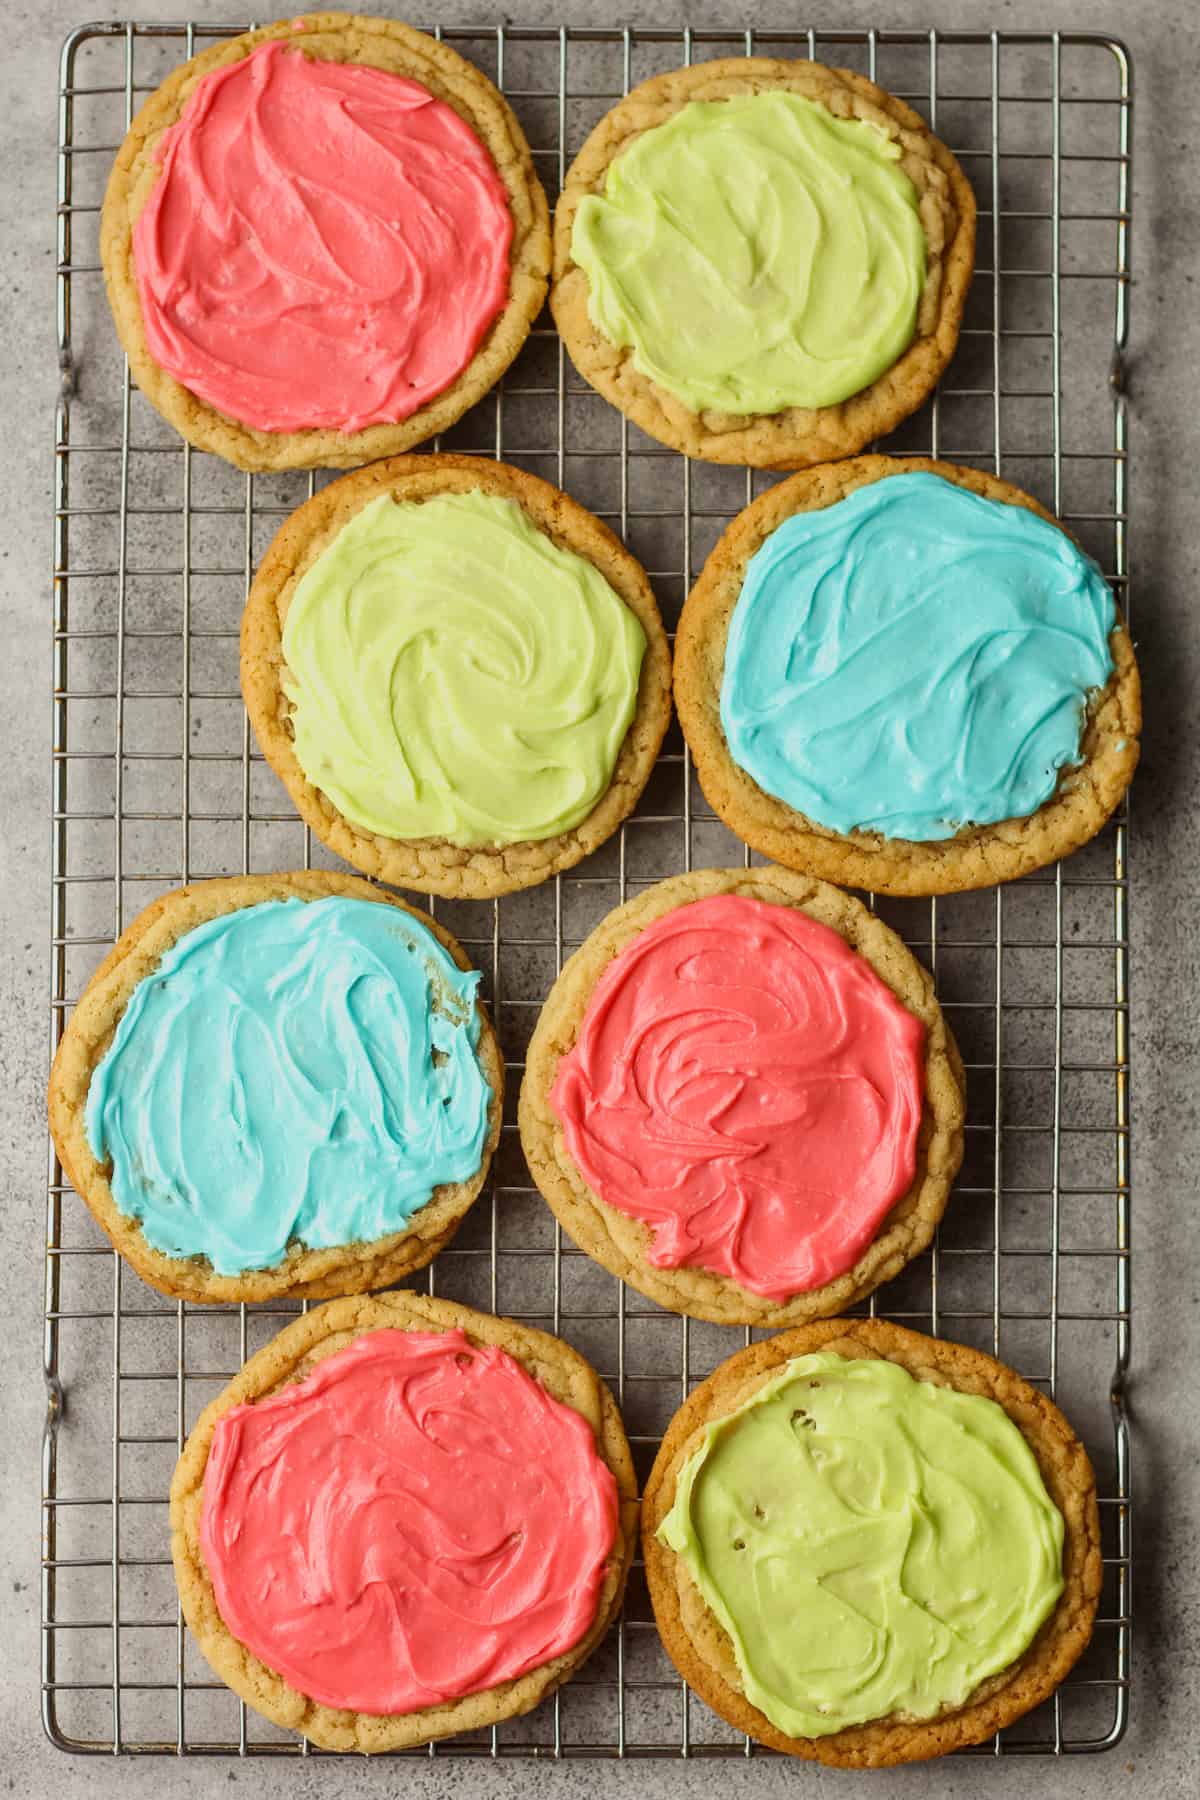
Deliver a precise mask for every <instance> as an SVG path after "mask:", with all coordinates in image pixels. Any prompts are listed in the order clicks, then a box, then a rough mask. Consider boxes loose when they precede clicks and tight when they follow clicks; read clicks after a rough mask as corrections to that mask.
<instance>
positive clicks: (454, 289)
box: [133, 41, 513, 432]
mask: <svg viewBox="0 0 1200 1800" xmlns="http://www.w3.org/2000/svg"><path fill="white" fill-rule="evenodd" d="M158 154H159V157H160V159H161V162H162V174H161V175H160V177H159V179H158V180H157V181H156V182H155V184H154V186H153V188H152V189H151V191H150V196H149V199H148V200H147V202H146V204H145V206H144V207H143V209H142V212H141V214H140V216H139V217H138V221H137V224H136V225H135V227H134V233H133V248H134V263H135V267H136V273H137V283H138V293H139V295H140V297H141V307H142V319H143V324H144V327H145V333H146V342H147V345H148V346H149V350H150V354H151V355H152V356H153V358H154V360H155V361H156V362H157V363H158V364H159V365H160V366H161V367H162V368H164V369H165V370H166V371H167V372H168V374H170V375H173V376H174V377H175V379H176V381H179V382H181V383H182V384H183V386H184V387H186V388H190V389H191V390H192V392H193V393H195V394H198V395H199V396H200V398H201V399H202V400H206V401H207V402H208V404H209V405H210V406H213V407H215V408H216V409H217V411H218V412H222V413H225V414H226V415H227V416H228V417H229V418H233V419H238V420H240V421H241V422H242V423H243V424H245V425H250V426H253V427H254V428H256V429H257V430H259V431H303V430H306V429H309V428H314V427H322V428H324V429H327V430H334V431H346V432H350V431H360V430H361V429H362V428H363V427H364V426H367V425H376V424H383V423H390V422H393V421H395V420H398V419H406V418H408V416H409V414H410V413H414V412H416V410H417V408H418V407H420V406H424V405H425V403H426V402H427V401H429V400H432V399H433V398H434V396H435V395H437V394H440V393H441V392H442V391H443V389H445V388H446V387H448V386H449V385H450V383H451V382H452V381H454V379H455V378H456V376H458V375H460V374H461V373H462V371H463V369H464V368H465V367H466V366H467V364H468V363H469V362H470V360H471V358H472V356H473V355H474V354H475V351H476V350H477V349H478V347H479V344H480V341H481V340H482V338H483V335H484V333H485V332H486V331H487V329H488V326H489V325H490V324H491V323H492V320H493V319H494V318H495V317H496V315H497V314H498V313H499V312H500V310H501V309H502V307H503V306H504V304H505V302H506V300H507V298H508V286H509V262H508V256H509V249H510V247H511V244H512V235H513V227H512V216H511V214H510V212H509V206H508V195H507V193H506V190H505V187H504V183H503V182H502V181H501V179H500V176H499V175H498V173H497V171H496V167H495V165H494V163H493V162H492V160H491V158H490V156H489V155H488V153H487V151H486V150H485V148H484V146H483V145H482V144H481V143H480V141H479V139H478V138H477V137H476V136H475V134H474V132H473V131H472V130H471V129H470V127H469V126H468V125H467V124H465V123H464V121H463V120H462V119H460V118H459V116H458V114H457V113H456V112H455V111H454V110H453V108H451V107H449V106H447V105H446V104H445V102H444V101H441V100H437V99H435V98H434V96H433V95H432V94H431V93H430V92H429V91H428V89H427V88H424V87H422V86H421V85H420V83H419V82H416V81H408V80H406V79H404V78H402V77H401V76H398V75H389V74H387V73H386V72H385V71H384V70H382V69H373V68H367V67H365V66H363V65H361V64H358V63H335V62H326V61H324V60H321V59H319V58H312V57H308V56H305V55H304V54H303V53H302V52H301V51H300V50H299V49H298V48H285V46H284V44H283V43H282V42H280V41H272V42H270V43H266V44H263V45H261V46H260V47H259V49H257V50H254V51H252V52H251V54H250V55H249V56H247V57H244V58H243V59H242V60H241V61H240V62H235V63H229V64H227V65H226V67H224V68H221V69H216V70H214V71H213V73H212V74H210V75H206V76H204V78H203V79H202V80H201V81H199V82H198V83H197V84H196V88H195V91H194V93H193V94H192V96H191V98H190V100H189V101H188V103H187V106H186V107H185V109H184V112H183V114H182V116H181V118H180V119H179V121H178V123H177V124H175V125H173V126H172V127H171V129H170V130H169V131H168V132H167V133H166V134H165V135H164V137H163V140H162V143H161V145H160V146H159V151H158Z"/></svg>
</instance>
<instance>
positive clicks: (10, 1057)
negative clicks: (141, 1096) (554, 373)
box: [0, 0, 1200, 1800]
mask: <svg viewBox="0 0 1200 1800" xmlns="http://www.w3.org/2000/svg"><path fill="white" fill-rule="evenodd" d="M93 10H94V12H95V13H96V14H99V15H100V16H114V17H115V16H118V12H117V10H116V9H111V8H96V9H93ZM145 10H146V11H147V12H149V11H153V12H154V14H155V16H159V17H184V16H186V15H187V13H188V12H189V11H190V12H191V13H192V15H193V16H197V15H198V16H201V17H210V18H217V17H220V16H221V14H222V13H223V12H224V13H225V14H228V12H229V11H231V10H235V9H231V8H225V7H223V6H221V5H218V4H217V0H193V4H192V5H191V6H190V7H188V6H186V5H185V4H183V0H155V4H154V6H153V7H147V8H146V9H145ZM423 10H426V11H427V10H428V9H423ZM86 11H87V8H86V6H85V5H84V4H83V3H82V0H16V3H14V0H0V23H2V24H3V26H4V28H5V29H4V33H3V44H4V52H3V57H2V58H0V82H2V83H3V110H2V112H0V118H2V119H3V121H4V123H3V126H2V127H0V131H2V132H3V139H4V144H5V149H6V155H5V158H4V169H5V175H6V179H5V181H4V183H3V187H2V189H0V214H2V217H3V225H4V237H3V241H4V244H5V252H6V253H5V258H4V262H3V265H2V273H0V279H2V280H3V284H4V291H5V295H6V299H7V306H6V308H5V334H4V345H3V355H2V357H0V383H2V387H0V396H2V400H3V408H2V412H0V421H2V423H0V445H2V449H0V457H2V458H3V462H4V466H5V480H4V482H3V486H2V489H0V509H2V511H0V621H2V622H0V670H2V672H3V673H2V676H0V680H2V681H3V689H2V696H3V697H2V700H0V733H2V734H3V740H4V741H3V748H2V751H0V1005H2V1007H3V1015H2V1019H0V1154H2V1155H3V1157H4V1160H5V1164H6V1174H7V1184H6V1187H7V1191H6V1196H5V1197H6V1201H7V1247H8V1255H7V1262H6V1269H7V1272H8V1275H9V1293H10V1298H9V1302H8V1311H7V1318H8V1324H7V1328H6V1329H5V1331H4V1332H3V1333H2V1334H0V1358H2V1361H0V1372H2V1377H3V1382H4V1400H3V1418H4V1425H5V1434H4V1435H5V1446H4V1455H3V1463H2V1467H3V1481H2V1494H0V1558H2V1568H0V1783H2V1784H3V1787H4V1789H5V1790H6V1791H9V1792H15V1793H20V1794H24V1795H32V1796H40V1795H43V1794H50V1793H64V1794H68V1795H74V1794H76V1793H80V1794H81V1793H83V1792H85V1791H88V1792H91V1793H94V1794H96V1795H101V1794H104V1795H107V1794H116V1793H123V1794H134V1793H148V1792H151V1791H153V1792H154V1793H155V1794H158V1795H163V1796H176V1795H179V1796H182V1795H185V1794H186V1795H195V1794H198V1793H202V1792H209V1791H225V1790H226V1786H227V1784H234V1785H235V1786H236V1785H239V1784H240V1785H242V1786H243V1787H245V1788H247V1789H249V1788H250V1786H251V1785H252V1784H253V1786H254V1788H255V1790H256V1791H257V1792H259V1793H261V1794H263V1795H264V1796H266V1795H274V1794H276V1793H280V1794H282V1793H284V1792H287V1793H290V1794H293V1795H296V1796H301V1795H305V1796H307V1795H314V1796H317V1795H319V1796H329V1797H330V1800H349V1797H350V1796H352V1795H360V1794H361V1795H367V1794H382V1793H386V1792H393V1791H395V1790H396V1789H397V1788H399V1787H400V1786H401V1785H403V1786H404V1787H405V1788H406V1789H408V1790H409V1791H411V1792H413V1793H414V1794H415V1795H416V1796H418V1800H440V1797H441V1796H442V1795H444V1794H449V1793H451V1792H454V1793H455V1794H457V1795H461V1796H463V1797H464V1800H475V1797H476V1796H482V1795H484V1794H488V1795H490V1794H497V1795H500V1794H506V1793H510V1792H512V1793H517V1792H520V1793H523V1794H527V1795H530V1796H535V1797H536V1800H543V1797H545V1800H549V1797H550V1796H553V1795H555V1794H563V1793H566V1792H568V1791H569V1792H570V1793H572V1794H577V1795H580V1796H582V1795H585V1794H586V1795H592V1794H599V1793H602V1792H603V1793H607V1792H610V1791H613V1790H623V1791H625V1792H629V1793H633V1792H635V1791H636V1792H638V1793H640V1794H645V1795H647V1796H649V1800H684V1797H685V1796H691V1795H694V1794H698V1793H701V1792H707V1791H711V1790H712V1789H713V1788H715V1787H716V1786H717V1785H718V1784H719V1785H720V1789H721V1791H722V1792H723V1793H735V1794H744V1795H747V1796H749V1795H754V1796H762V1797H763V1800H766V1796H768V1795H775V1794H781V1793H783V1792H784V1790H785V1789H788V1790H791V1789H796V1790H800V1791H805V1792H813V1793H816V1792H829V1793H834V1792H836V1793H837V1794H839V1795H846V1796H847V1797H849V1796H852V1795H855V1796H856V1795H859V1794H863V1795H868V1794H872V1793H887V1794H889V1795H891V1794H896V1795H913V1796H916V1795H921V1796H928V1797H929V1800H950V1797H951V1796H958V1795H962V1794H965V1793H967V1792H976V1791H980V1790H982V1789H984V1788H986V1789H988V1790H990V1791H993V1792H995V1793H997V1794H1004V1795H1006V1796H1007V1795H1016V1794H1018V1793H1021V1794H1024V1793H1027V1792H1032V1793H1035V1794H1039V1795H1046V1796H1055V1797H1057V1796H1059V1795H1063V1796H1074V1795H1090V1794H1093V1793H1098V1792H1099V1791H1101V1789H1102V1787H1104V1786H1109V1785H1113V1784H1119V1785H1120V1786H1121V1787H1122V1789H1123V1791H1124V1792H1126V1793H1128V1794H1129V1795H1130V1796H1131V1797H1132V1800H1150V1797H1151V1796H1153V1797H1154V1800H1159V1797H1163V1800H1165V1797H1167V1796H1173V1795H1180V1796H1182V1795H1189V1796H1190V1795H1194V1794H1196V1793H1197V1792H1200V1728H1198V1725H1197V1720H1198V1717H1200V1594H1198V1589H1200V1583H1198V1573H1200V1532H1198V1526H1200V1508H1198V1504H1197V1495H1198V1484H1197V1476H1196V1470H1197V1464H1198V1461H1200V1404H1198V1399H1197V1393H1198V1384H1197V1377H1196V1368H1197V1360H1198V1358H1200V1329H1198V1325H1200V1258H1198V1255H1197V1250H1196V1235H1195V1234H1196V1201H1195V1195H1196V1191H1197V1184H1198V1181H1200V1130H1198V1118H1197V1102H1196V1093H1197V1073H1196V1049H1197V1037H1198V1035H1200V1029H1198V1025H1197V1018H1198V1013H1200V959H1198V956H1197V942H1198V938H1200V934H1198V932H1197V927H1196V922H1195V919H1196V905H1195V900H1194V894H1195V891H1196V888H1197V885H1198V883H1200V843H1198V832H1197V823H1196V820H1197V809H1196V804H1195V798H1194V794H1195V776H1194V769H1195V756H1196V740H1197V708H1196V702H1195V696H1196V694H1197V693H1198V692H1200V619H1198V617H1197V612H1198V589H1200V494H1198V490H1197V483H1196V476H1195V457H1196V448H1197V428H1196V418H1197V413H1198V411H1200V306H1198V305H1197V285H1196V283H1197V273H1198V270H1200V254H1198V245H1200V217H1198V209H1200V167H1198V163H1197V155H1198V151H1200V141H1198V138H1197V126H1196V120H1195V74H1196V69H1197V67H1198V66H1200V11H1198V9H1197V8H1196V7H1195V5H1194V3H1193V0H1173V3H1172V4H1163V5H1153V4H1144V5H1141V6H1137V7H1130V6H1128V5H1126V4H1114V3H1112V0H1094V3H1093V4H1087V3H1082V4H1081V3H1078V0H990V3H983V0H970V3H966V0H964V3H962V4H958V5H950V4H947V3H946V0H941V3H935V0H925V3H921V0H911V3H909V4H897V3H896V0H880V3H879V4H876V5H873V6H872V5H866V4H863V3H862V0H843V4H841V5H839V6H838V7H828V8H826V7H822V8H820V9H814V10H813V14H812V22H814V23H817V24H821V25H832V24H833V23H835V22H845V23H846V24H849V25H854V26H858V25H864V24H871V23H874V24H877V25H880V26H892V25H905V26H919V27H925V26H928V25H930V24H937V25H939V26H985V27H991V26H992V25H999V26H1001V27H1004V28H1008V29H1013V28H1020V27H1022V26H1029V27H1033V28H1037V29H1044V28H1046V27H1048V26H1053V25H1059V26H1061V27H1063V28H1070V27H1074V28H1080V27H1085V28H1097V29H1106V30H1112V31H1115V32H1117V33H1118V34H1121V35H1123V36H1125V38H1126V39H1127V41H1128V42H1129V43H1130V45H1131V48H1132V50H1133V54H1134V59H1135V68H1136V73H1137V108H1136V138H1135V206H1136V211H1135V219H1136V226H1135V235H1134V247H1133V263H1134V270H1135V282H1134V294H1133V321H1134V323H1133V334H1132V345H1131V353H1130V358H1129V370H1130V382H1131V394H1132V407H1133V424H1132V445H1133V455H1134V481H1133V496H1134V500H1133V520H1132V527H1131V530H1132V538H1131V544H1132V561H1133V570H1134V581H1135V594H1136V603H1137V618H1138V626H1139V630H1138V636H1139V644H1140V651H1141V655H1142V660H1143V669H1144V673H1145V677H1146V688H1147V713H1148V718H1147V731H1146V740H1145V757H1144V762H1143V766H1142V770H1141V773H1140V775H1139V777H1138V782H1137V786H1136V789H1135V799H1134V821H1135V837H1134V873H1135V883H1134V894H1133V907H1132V929H1133V939H1134V968H1133V973H1134V996H1135V998H1134V1015H1133V1055H1134V1105H1135V1162H1134V1178H1135V1239H1134V1242H1135V1249H1136V1261H1135V1334H1134V1373H1133V1380H1132V1383H1131V1390H1130V1402H1131V1408H1132V1414H1133V1421H1134V1428H1135V1439H1136V1462H1137V1471H1138V1474H1137V1486H1136V1500H1137V1508H1136V1534H1137V1537H1136V1542H1137V1551H1136V1566H1135V1583H1136V1596H1137V1597H1136V1611H1137V1616H1138V1625H1137V1629H1136V1632H1135V1666H1134V1694H1133V1715H1134V1723H1133V1726H1132V1729H1131V1731H1130V1733H1129V1735H1128V1737H1127V1739H1126V1741H1125V1743H1124V1744H1123V1745H1122V1747H1121V1748H1120V1749H1119V1750H1118V1751H1116V1752H1115V1753H1113V1754H1112V1755H1111V1756H1109V1757H1108V1758H1107V1759H1104V1760H1094V1759H1082V1760H1079V1761H1076V1762H1072V1763H1069V1764H1065V1765H1060V1766H1054V1765H1051V1764H1049V1763H1046V1762H1040V1761H1039V1762H1033V1763H1019V1764H1014V1763H1009V1764H1004V1765H996V1766H993V1765H991V1764H989V1763H981V1762H979V1761H971V1762H962V1761H958V1762H954V1763H947V1764H944V1765H941V1766H936V1767H927V1768H920V1769H913V1770H907V1771H902V1772H898V1773H892V1774H885V1775H881V1776H874V1777H873V1776H865V1775H863V1776H844V1775H837V1774H834V1773H830V1772H825V1771H821V1770H817V1769H813V1768H807V1767H805V1768H801V1767H792V1766H785V1765H783V1764H781V1763H760V1764H754V1765H750V1766H741V1765H737V1764H722V1765H713V1764H689V1765H683V1764H663V1765H654V1766H647V1765H644V1764H643V1765H640V1766H638V1767H637V1768H636V1769H635V1768H630V1767H625V1768H617V1767H614V1766H612V1765H603V1766H600V1765H580V1764H572V1765H570V1766H566V1767H558V1768H554V1767H549V1766H545V1765H539V1766H529V1765H524V1764H517V1765H502V1766H500V1767H492V1766H486V1765H464V1764H461V1763H460V1764H453V1765H452V1764H446V1763H434V1764H430V1765H425V1764H404V1765H394V1764H393V1765H389V1766H369V1765H366V1764H362V1763H358V1764H348V1763H340V1764H336V1765H335V1764H333V1763H330V1762H323V1763H321V1764H320V1765H316V1766H307V1765H305V1766H300V1765H293V1764H288V1765H286V1766H282V1765H274V1764H263V1763H261V1762H259V1763H257V1764H255V1765H254V1766H252V1767H251V1766H246V1765H237V1764H233V1763H226V1762H220V1763H200V1764H189V1765H187V1766H184V1765H174V1764H171V1763H170V1762H163V1761H156V1762H154V1763H129V1762H124V1763H120V1764H113V1763H108V1762H102V1761H93V1762H91V1763H87V1764H85V1763H83V1762H81V1761H78V1760H68V1759H66V1758H64V1757H62V1756H61V1755H60V1754H58V1753H56V1752H55V1751H53V1750H52V1749H50V1748H49V1746H48V1745H46V1744H45V1742H44V1741H43V1739H42V1737H41V1731H40V1727H39V1724H38V1702H37V1680H36V1669H37V1567H38V1560H37V1559H38V1528H39V1520H38V1507H37V1487H38V1471H37V1445H38V1438H39V1434H40V1428H41V1422H42V1415H43V1400H42V1392H41V1377H40V1322H39V1321H40V1307H41V1240H42V1219H43V1199H42V1193H43V1188H42V1182H43V1171H44V1167H45V1151H44V1124H43V1114H42V1088H43V1081H44V1075H45V1063H46V1042H47V1032H46V990H47V950H46V941H45V940H46V917H47V874H48V862H47V849H48V831H47V826H46V798H47V791H48V783H47V741H46V740H47V724H48V717H49V709H48V706H47V704H46V700H45V698H44V695H45V686H46V677H47V674H48V667H49V656H48V619H49V591H48V567H49V562H50V508H51V476H52V469H51V456H50V444H51V435H50V433H51V419H52V411H53V403H54V393H55V384H56V371H55V364H54V343H53V258H54V250H53V238H52V224H53V181H54V173H53V160H52V155H51V148H52V144H53V141H54V130H55V120H54V107H53V92H54V87H55V79H56V76H55V59H56V55H57V49H58V44H59V42H60V40H61V38H62V36H63V35H64V33H65V31H66V30H67V29H68V28H69V27H70V26H71V25H73V24H75V23H77V22H79V21H80V20H81V19H82V18H83V16H84V14H85V12H86ZM689 11H690V17H691V20H692V22H693V23H697V24H699V23H712V24H729V23H732V24H736V25H737V26H738V27H742V26H744V25H746V24H748V23H750V22H752V21H753V22H754V23H757V24H762V25H766V26H769V25H771V24H776V25H783V24H788V25H792V24H795V23H807V22H809V21H808V19H807V18H806V17H803V16H801V14H800V11H799V9H793V8H791V7H789V6H786V5H783V4H781V3H780V0H763V3H762V4H761V5H759V6H757V7H755V8H753V9H752V8H750V7H748V6H745V5H740V4H730V3H729V0H721V3H720V4H713V5H708V6H703V7H693V8H691V9H686V8H683V7H681V5H680V0H656V3H655V5H654V6H653V7H649V8H647V9H645V11H644V12H643V13H642V14H641V16H642V17H643V18H652V20H653V22H654V23H662V24H674V23H676V22H678V21H679V20H680V19H681V18H683V17H685V16H688V13H689ZM439 16H440V17H441V18H442V19H443V20H444V21H445V22H446V23H457V22H462V21H466V20H470V21H472V22H477V21H480V20H488V21H492V20H495V19H496V18H498V17H504V18H505V19H509V20H515V21H516V22H520V23H541V22H545V21H551V20H553V21H557V20H559V19H560V18H564V17H565V18H566V19H567V20H568V22H586V23H610V22H611V23H624V22H626V21H627V20H631V19H633V18H634V16H635V14H634V12H633V9H631V8H627V7H624V6H620V5H618V4H617V3H616V0H589V3H587V4H585V3H584V0H543V3H540V4H536V5H534V4H530V5H523V6H520V7H517V8H514V9H510V10H508V11H505V12H504V13H503V14H500V13H499V12H497V11H496V10H495V9H494V8H489V7H488V6H487V5H486V4H484V3H483V0H446V4H444V5H443V6H442V7H441V8H440V13H439ZM422 22H424V20H422Z"/></svg>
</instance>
